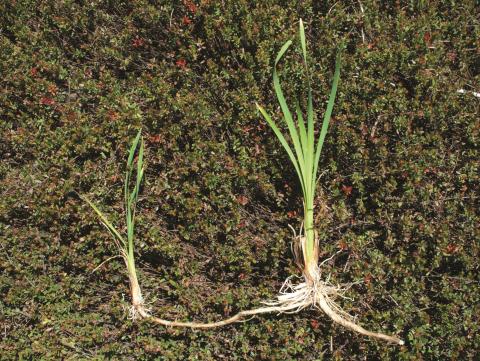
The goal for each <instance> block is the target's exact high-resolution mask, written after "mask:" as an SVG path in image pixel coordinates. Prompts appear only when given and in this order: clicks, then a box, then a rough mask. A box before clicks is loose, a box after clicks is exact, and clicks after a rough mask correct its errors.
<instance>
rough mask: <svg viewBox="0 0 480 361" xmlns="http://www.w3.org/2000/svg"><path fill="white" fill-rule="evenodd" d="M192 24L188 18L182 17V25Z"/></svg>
mask: <svg viewBox="0 0 480 361" xmlns="http://www.w3.org/2000/svg"><path fill="white" fill-rule="evenodd" d="M191 23H192V20H191V19H189V18H188V16H184V17H183V18H182V24H183V25H190V24H191Z"/></svg>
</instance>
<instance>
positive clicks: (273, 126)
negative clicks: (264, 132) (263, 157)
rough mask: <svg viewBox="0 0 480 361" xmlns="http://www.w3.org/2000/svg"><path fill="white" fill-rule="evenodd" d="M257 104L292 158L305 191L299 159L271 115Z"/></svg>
mask: <svg viewBox="0 0 480 361" xmlns="http://www.w3.org/2000/svg"><path fill="white" fill-rule="evenodd" d="M255 104H256V105H257V108H258V110H259V111H260V113H262V115H263V117H264V118H265V120H266V121H267V123H268V125H269V126H270V128H272V130H273V132H274V133H275V135H276V136H277V138H278V140H279V141H280V144H282V146H283V148H284V149H285V151H286V152H287V154H288V156H289V158H290V161H291V162H292V164H293V166H294V167H295V170H296V171H297V175H298V178H299V179H300V185H301V186H302V190H303V191H304V190H305V185H304V183H303V176H302V171H301V169H300V167H299V165H298V162H297V159H296V158H295V155H294V154H293V152H292V149H291V148H290V146H289V145H288V142H287V141H286V139H285V137H284V136H283V134H282V132H281V131H280V129H278V127H277V125H276V124H275V122H274V121H273V120H272V118H270V115H268V113H267V112H266V111H265V109H263V108H262V107H261V106H260V105H258V104H257V103H255Z"/></svg>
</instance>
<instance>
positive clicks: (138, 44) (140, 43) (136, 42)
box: [132, 37, 145, 48]
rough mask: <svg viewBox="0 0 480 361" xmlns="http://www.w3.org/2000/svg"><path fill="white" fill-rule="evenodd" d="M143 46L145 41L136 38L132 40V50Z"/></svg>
mask: <svg viewBox="0 0 480 361" xmlns="http://www.w3.org/2000/svg"><path fill="white" fill-rule="evenodd" d="M144 45H145V40H143V39H142V38H139V37H136V38H135V39H133V40H132V46H133V47H134V48H139V47H141V46H144Z"/></svg>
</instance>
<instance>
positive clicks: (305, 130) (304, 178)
mask: <svg viewBox="0 0 480 361" xmlns="http://www.w3.org/2000/svg"><path fill="white" fill-rule="evenodd" d="M291 44H292V41H291V40H289V41H287V42H286V43H285V44H284V45H283V47H282V48H281V49H280V51H279V53H278V55H277V58H276V60H275V67H274V71H273V84H274V89H275V93H276V95H277V98H278V101H279V103H280V108H281V110H282V113H283V116H284V119H285V122H286V125H287V128H288V131H289V135H290V138H291V142H292V143H293V150H292V148H291V147H290V145H289V143H288V142H287V139H286V138H285V137H284V135H283V134H282V132H281V131H280V129H279V128H278V127H277V125H276V123H275V122H274V121H273V120H272V118H271V117H270V116H269V115H268V113H267V112H266V111H265V110H264V109H263V108H262V107H261V106H260V105H258V104H257V108H258V109H259V111H260V112H261V114H262V115H263V117H264V118H265V120H266V121H267V123H268V124H269V125H270V127H271V128H272V130H273V132H274V133H275V135H276V136H277V138H278V140H279V141H280V143H281V144H282V146H283V148H284V149H285V151H286V152H287V154H288V157H289V158H290V161H291V162H292V164H293V166H294V168H295V171H296V173H297V175H298V178H299V180H300V185H301V188H302V192H303V208H304V221H303V229H304V231H303V232H302V231H300V235H298V236H296V237H295V240H294V241H295V243H294V244H295V247H294V251H295V252H294V254H295V260H296V262H297V263H298V264H301V265H302V273H303V281H302V282H300V283H297V284H294V283H293V282H292V280H291V277H289V278H288V279H287V280H286V281H285V282H284V284H283V286H282V288H281V289H280V293H279V296H278V297H277V299H276V300H275V301H269V302H263V304H264V305H265V307H260V308H255V309H252V310H247V311H241V312H239V313H237V314H236V315H235V316H233V317H230V318H228V319H225V320H221V321H218V322H211V323H197V322H177V321H169V320H165V319H161V318H158V317H155V316H152V315H151V314H150V312H149V310H147V309H146V307H145V303H144V299H143V297H142V292H141V288H140V284H139V282H138V277H137V274H136V270H135V259H134V242H133V241H134V227H135V208H136V202H137V199H138V193H139V190H140V183H141V181H142V177H143V172H144V170H143V151H144V143H143V140H142V139H141V134H140V132H138V134H137V136H136V138H135V140H134V142H133V144H132V146H131V148H130V152H129V156H128V161H127V171H126V175H125V188H124V193H125V200H124V201H125V213H126V226H127V237H126V239H125V237H124V236H122V235H121V232H119V231H118V230H117V229H116V228H115V227H114V226H113V225H112V224H111V223H110V222H109V221H108V219H107V218H106V217H105V216H104V215H103V213H102V212H101V211H100V210H99V209H98V208H97V207H96V206H95V205H94V204H93V203H92V202H91V201H89V200H88V199H86V198H85V200H86V202H88V204H89V205H90V206H91V207H92V208H93V209H94V210H95V212H96V213H97V214H98V215H99V217H100V219H101V221H102V222H103V224H104V225H105V226H106V227H107V229H108V230H109V231H110V232H111V233H112V235H113V237H114V239H115V243H116V245H117V247H118V248H119V252H120V255H121V256H122V257H123V259H124V261H125V264H126V266H127V271H128V276H129V280H130V290H131V296H132V306H131V309H130V310H131V311H130V312H131V316H132V317H133V318H135V317H141V318H145V319H147V320H150V321H153V322H155V323H157V324H160V325H164V326H172V327H175V326H176V327H190V328H214V327H219V326H224V325H227V324H230V323H233V322H236V321H240V320H242V319H244V318H246V317H250V316H254V315H258V314H262V313H270V312H277V313H282V312H298V311H300V310H302V309H304V308H306V307H313V308H316V309H320V310H322V311H323V312H325V313H326V314H327V315H328V316H329V317H330V318H331V319H332V320H333V321H334V322H336V323H338V324H340V325H342V326H344V327H346V328H348V329H350V330H352V331H355V332H358V333H360V334H363V335H366V336H370V337H375V338H379V339H383V340H385V341H388V342H392V343H396V344H399V345H403V341H402V340H401V339H399V338H397V337H394V336H388V335H385V334H382V333H375V332H371V331H368V330H366V329H364V328H363V327H361V326H359V325H358V324H356V323H355V322H354V320H353V317H352V316H351V315H349V314H348V313H347V312H345V311H344V310H343V309H342V308H341V307H340V306H339V305H338V304H337V303H336V302H335V300H336V298H338V297H342V296H343V294H344V292H345V291H346V289H347V288H348V287H349V285H340V286H336V285H333V284H331V283H330V282H329V280H328V279H329V278H328V277H327V279H324V278H322V265H323V263H322V264H319V242H318V237H317V234H316V232H315V228H314V226H315V225H314V219H315V217H314V199H315V190H316V187H317V183H318V178H317V174H318V164H319V160H320V154H321V151H322V146H323V142H324V140H325V136H326V133H327V129H328V125H329V122H330V117H331V114H332V110H333V105H334V102H335V97H336V93H337V86H338V82H339V78H340V60H341V50H340V51H339V52H338V54H337V58H336V62H335V73H334V76H333V83H332V88H331V91H330V97H329V100H328V104H327V109H326V111H325V115H324V118H323V124H322V127H321V130H320V135H319V137H318V140H317V142H316V144H315V127H314V125H315V114H314V109H313V100H312V90H311V85H310V81H308V83H307V86H308V99H307V112H306V124H305V120H304V115H303V113H302V110H301V108H300V106H299V105H298V103H297V104H296V108H295V113H296V120H297V122H296V123H297V124H296V123H295V121H294V118H293V116H292V113H291V112H290V110H289V108H288V105H287V102H286V100H285V97H284V94H283V91H282V88H281V86H280V79H279V77H278V73H277V65H278V63H279V61H280V60H281V59H282V57H283V55H284V54H285V52H286V51H287V50H288V48H289V47H290V45H291ZM300 45H301V50H302V52H301V53H302V57H303V64H304V67H305V70H306V73H307V77H308V62H307V50H306V41H305V31H304V27H303V23H302V21H301V20H300ZM139 144H140V147H139V150H138V156H137V160H136V177H135V179H133V177H132V176H133V172H134V168H135V167H134V163H135V159H134V157H135V154H136V153H137V148H138V145H139ZM130 183H133V190H130Z"/></svg>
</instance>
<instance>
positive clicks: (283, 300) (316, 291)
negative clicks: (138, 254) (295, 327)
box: [129, 267, 404, 345]
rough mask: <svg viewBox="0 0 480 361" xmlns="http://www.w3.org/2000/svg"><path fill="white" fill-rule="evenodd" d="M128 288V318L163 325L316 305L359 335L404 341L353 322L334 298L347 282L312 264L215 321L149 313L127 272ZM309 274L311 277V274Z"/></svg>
mask: <svg viewBox="0 0 480 361" xmlns="http://www.w3.org/2000/svg"><path fill="white" fill-rule="evenodd" d="M129 274H130V276H129V278H130V290H131V293H132V307H131V308H130V318H132V319H136V318H140V317H141V318H144V319H146V320H150V321H152V322H154V323H157V324H159V325H162V326H167V327H189V328H200V329H209V328H216V327H222V326H226V325H228V324H231V323H235V322H241V321H245V320H246V319H247V320H248V318H252V317H255V316H256V315H259V314H264V313H297V312H300V311H301V310H303V309H305V308H307V307H313V308H316V309H320V310H322V311H323V312H325V314H327V316H329V317H330V318H331V319H332V320H333V321H334V322H336V323H338V324H340V325H342V326H344V327H345V328H347V329H350V330H352V331H354V332H358V333H360V334H362V335H365V336H369V337H374V338H378V339H382V340H384V341H387V342H390V343H394V344H398V345H403V344H404V341H403V340H401V339H399V338H397V337H395V336H389V335H385V334H382V333H376V332H371V331H368V330H366V329H364V328H363V327H361V326H359V325H358V324H356V323H355V322H354V317H353V316H351V315H350V314H348V313H347V312H345V311H344V310H343V309H342V308H341V307H340V306H339V305H338V304H337V303H336V302H335V299H336V298H337V297H345V296H344V293H345V291H346V290H347V289H348V288H349V287H351V284H349V285H345V286H334V285H332V284H330V283H329V281H328V278H329V277H328V278H327V281H322V280H321V279H320V274H321V272H320V269H319V268H318V267H316V268H315V269H311V270H310V271H309V276H308V277H305V281H303V282H300V283H298V284H294V283H293V282H292V278H293V277H288V278H287V279H286V280H285V282H284V283H283V285H282V287H281V289H280V292H279V295H278V296H277V300H275V301H269V302H264V304H265V307H260V308H255V309H252V310H247V311H241V312H239V313H237V314H236V315H234V316H232V317H230V318H227V319H224V320H221V321H217V322H207V323H201V322H200V323H199V322H178V321H170V320H164V319H161V318H158V317H155V316H153V315H151V313H150V311H149V310H148V309H147V308H146V307H145V302H144V299H143V297H142V291H141V289H140V285H139V283H138V279H137V277H136V274H133V276H132V273H131V272H129ZM312 275H313V277H314V278H313V279H312V278H311V277H312Z"/></svg>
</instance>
